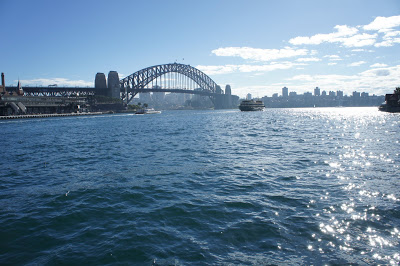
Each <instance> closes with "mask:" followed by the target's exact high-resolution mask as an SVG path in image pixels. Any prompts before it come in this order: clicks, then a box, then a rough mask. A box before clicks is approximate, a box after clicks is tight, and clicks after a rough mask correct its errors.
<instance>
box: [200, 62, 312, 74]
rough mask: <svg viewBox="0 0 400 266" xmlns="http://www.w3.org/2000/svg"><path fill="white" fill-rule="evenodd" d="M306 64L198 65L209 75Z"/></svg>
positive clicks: (272, 69)
mask: <svg viewBox="0 0 400 266" xmlns="http://www.w3.org/2000/svg"><path fill="white" fill-rule="evenodd" d="M299 65H305V64H303V63H292V62H280V63H276V62H275V63H271V64H268V65H223V66H204V65H198V66H196V68H197V69H199V70H201V71H203V72H204V73H206V74H207V75H218V74H230V73H237V72H244V73H250V72H269V71H274V70H279V69H289V68H292V67H294V66H299Z"/></svg>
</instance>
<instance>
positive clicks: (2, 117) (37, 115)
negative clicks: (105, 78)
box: [0, 112, 108, 119]
mask: <svg viewBox="0 0 400 266" xmlns="http://www.w3.org/2000/svg"><path fill="white" fill-rule="evenodd" d="M107 113H108V112H90V113H65V114H36V115H7V116H0V119H24V118H45V117H60V116H83V115H102V114H107Z"/></svg>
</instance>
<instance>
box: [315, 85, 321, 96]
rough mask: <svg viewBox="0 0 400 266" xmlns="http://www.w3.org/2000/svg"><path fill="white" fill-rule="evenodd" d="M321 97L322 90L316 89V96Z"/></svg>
mask: <svg viewBox="0 0 400 266" xmlns="http://www.w3.org/2000/svg"><path fill="white" fill-rule="evenodd" d="M320 95H321V90H320V89H319V88H318V87H315V89H314V96H320Z"/></svg>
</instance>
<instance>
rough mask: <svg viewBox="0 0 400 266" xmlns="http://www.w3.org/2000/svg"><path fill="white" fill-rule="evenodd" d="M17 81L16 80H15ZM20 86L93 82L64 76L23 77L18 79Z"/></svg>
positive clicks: (90, 85) (90, 83)
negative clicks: (46, 77) (47, 77)
mask: <svg viewBox="0 0 400 266" xmlns="http://www.w3.org/2000/svg"><path fill="white" fill-rule="evenodd" d="M15 82H17V81H15ZM20 82H21V84H22V86H48V85H52V84H57V85H58V86H59V87H62V86H65V87H75V86H76V87H94V82H93V81H91V82H89V81H84V80H69V79H66V78H49V79H45V78H39V79H25V80H20Z"/></svg>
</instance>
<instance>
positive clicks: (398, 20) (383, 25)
mask: <svg viewBox="0 0 400 266" xmlns="http://www.w3.org/2000/svg"><path fill="white" fill-rule="evenodd" d="M398 26H400V16H392V17H376V18H375V19H374V21H372V22H371V23H369V24H368V25H365V26H364V27H363V28H364V30H377V31H380V32H385V31H388V30H391V29H393V28H395V27H398Z"/></svg>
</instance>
